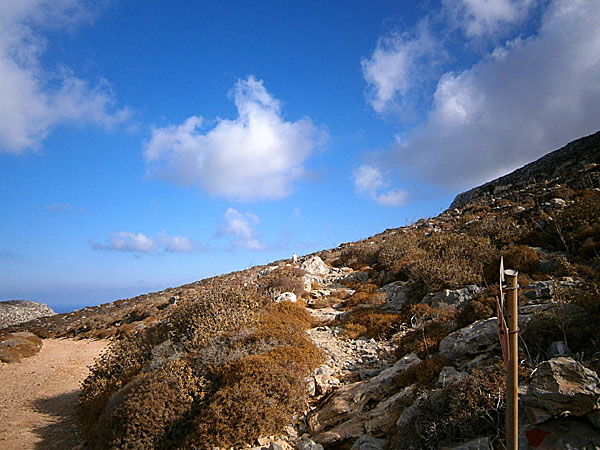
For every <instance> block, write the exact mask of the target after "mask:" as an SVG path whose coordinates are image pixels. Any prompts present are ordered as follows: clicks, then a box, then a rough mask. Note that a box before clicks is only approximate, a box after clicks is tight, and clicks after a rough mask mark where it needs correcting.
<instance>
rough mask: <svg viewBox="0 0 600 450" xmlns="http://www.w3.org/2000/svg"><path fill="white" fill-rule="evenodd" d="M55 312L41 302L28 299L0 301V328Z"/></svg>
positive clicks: (51, 314)
mask: <svg viewBox="0 0 600 450" xmlns="http://www.w3.org/2000/svg"><path fill="white" fill-rule="evenodd" d="M54 314H56V313H55V312H54V311H53V310H52V308H50V307H48V305H45V304H43V303H38V302H31V301H28V300H8V301H4V302H0V328H4V327H8V326H10V325H16V324H19V323H23V322H29V321H30V320H33V319H37V318H40V317H47V316H53V315H54Z"/></svg>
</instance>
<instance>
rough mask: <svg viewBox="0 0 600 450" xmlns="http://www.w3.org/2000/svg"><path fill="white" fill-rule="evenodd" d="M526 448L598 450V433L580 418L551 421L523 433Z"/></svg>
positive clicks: (599, 440)
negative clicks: (525, 439)
mask: <svg viewBox="0 0 600 450" xmlns="http://www.w3.org/2000/svg"><path fill="white" fill-rule="evenodd" d="M524 433H525V436H527V440H528V444H529V447H528V448H539V449H553V450H575V449H586V450H587V449H597V448H600V433H599V432H598V429H597V428H595V427H594V426H593V425H591V424H590V423H589V422H587V421H585V420H583V419H580V418H576V417H575V418H560V419H552V420H549V421H547V422H544V423H542V424H539V425H536V426H534V427H531V428H529V429H526V430H525V431H524Z"/></svg>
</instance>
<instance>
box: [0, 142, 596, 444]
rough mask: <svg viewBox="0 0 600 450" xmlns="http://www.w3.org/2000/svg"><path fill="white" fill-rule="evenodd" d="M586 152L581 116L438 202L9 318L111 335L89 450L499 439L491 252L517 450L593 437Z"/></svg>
mask: <svg viewBox="0 0 600 450" xmlns="http://www.w3.org/2000/svg"><path fill="white" fill-rule="evenodd" d="M599 155H600V133H596V134H594V135H592V136H589V137H587V138H583V139H580V140H578V141H575V142H574V143H571V144H569V145H567V146H565V147H564V148H563V149H560V150H557V151H556V152H553V153H550V154H549V155H547V156H545V157H543V158H541V159H540V160H538V161H536V162H534V163H531V164H528V165H527V166H525V167H523V168H522V169H519V170H517V171H515V172H513V173H512V174H509V175H507V176H505V177H501V178H499V179H498V180H495V181H493V182H490V183H486V184H484V185H482V186H480V187H478V188H475V189H473V190H471V191H468V192H466V193H464V194H460V195H459V196H457V198H456V200H455V201H454V202H453V204H452V205H451V207H450V208H449V209H448V210H447V211H445V212H444V213H442V214H440V215H439V216H437V217H435V218H430V219H422V220H419V221H418V222H416V223H415V224H413V225H411V226H407V227H401V228H396V229H391V230H386V231H384V232H382V233H380V234H377V235H375V236H372V237H370V238H368V239H365V240H362V241H359V242H353V243H346V244H342V245H340V246H339V247H337V248H334V249H331V250H324V251H321V252H317V253H315V254H313V255H307V256H305V257H303V258H300V260H299V261H298V262H297V263H295V262H293V261H291V260H284V261H277V262H274V263H272V264H271V265H268V266H261V267H254V268H251V269H248V270H245V271H240V272H235V273H231V274H227V275H222V276H219V277H214V278H210V279H206V280H202V281H199V282H196V283H191V284H188V285H184V286H180V287H178V288H172V289H167V290H165V291H162V292H158V293H152V294H147V295H144V296H140V297H136V298H132V299H126V300H119V301H117V302H114V303H109V304H104V305H100V306H98V307H90V308H84V309H83V310H80V311H75V312H72V313H69V314H59V315H56V316H52V317H49V318H43V319H38V320H35V321H32V322H29V323H27V324H24V325H19V326H17V327H13V328H8V329H6V331H10V330H22V329H26V330H30V331H34V332H35V333H36V334H38V335H40V336H42V337H63V336H78V337H88V338H89V337H91V338H95V337H108V338H113V339H114V342H113V345H112V347H111V350H110V351H109V352H108V353H107V354H106V355H105V356H104V357H103V358H102V359H101V360H100V361H98V362H97V363H96V364H95V366H94V367H93V369H92V373H91V375H90V376H89V377H88V379H87V380H86V381H85V383H84V385H83V394H82V396H81V397H80V409H79V417H80V420H81V423H82V426H83V431H84V433H85V435H86V438H87V441H88V445H89V447H90V448H97V449H106V448H115V449H116V448H131V449H134V448H140V449H142V448H160V449H171V448H173V449H175V448H207V449H208V448H215V447H220V448H229V447H232V446H233V447H235V448H242V447H245V446H252V445H254V446H257V447H263V448H271V449H275V448H277V449H279V448H280V447H281V448H297V449H300V450H304V449H318V448H321V446H322V447H325V448H335V449H346V448H347V449H350V448H352V449H363V450H366V449H376V448H400V449H413V448H414V449H419V448H432V449H436V448H459V446H460V445H470V446H471V447H469V448H487V447H492V448H503V444H502V438H503V427H504V396H503V389H504V376H503V371H504V366H503V363H502V359H501V354H500V347H499V344H498V338H497V333H496V319H495V317H494V316H495V314H496V311H495V305H496V300H495V299H496V296H497V294H498V291H499V289H498V270H499V261H500V257H501V256H502V257H504V260H505V265H506V267H508V268H512V269H515V270H518V271H519V283H520V285H521V287H522V288H521V290H520V297H519V304H520V315H521V317H520V320H519V326H520V329H521V341H520V344H521V347H520V359H521V364H520V383H521V384H520V390H521V395H520V402H521V407H522V411H523V412H524V414H523V416H522V424H521V436H520V437H521V440H522V448H527V446H528V445H529V446H531V447H530V448H536V447H539V448H557V449H558V448H588V447H589V448H594V446H600V428H599V427H600V423H599V417H600V386H599V383H600V380H599V379H598V375H597V373H598V370H599V369H600V340H599V339H598V337H597V336H598V334H597V324H598V322H599V320H600V259H599V255H600V165H599V161H598V159H599ZM460 448H467V447H460Z"/></svg>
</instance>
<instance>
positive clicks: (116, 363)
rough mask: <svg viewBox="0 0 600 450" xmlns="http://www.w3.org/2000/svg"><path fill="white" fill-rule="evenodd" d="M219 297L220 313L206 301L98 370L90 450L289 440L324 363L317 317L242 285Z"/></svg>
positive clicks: (87, 389)
mask: <svg viewBox="0 0 600 450" xmlns="http://www.w3.org/2000/svg"><path fill="white" fill-rule="evenodd" d="M219 286H220V285H219ZM220 289H221V290H220V291H217V292H212V294H213V295H212V298H213V299H214V304H212V305H211V304H210V301H209V294H210V293H211V292H210V291H206V292H207V293H206V295H203V294H202V293H200V295H199V297H198V298H197V299H196V301H195V302H194V301H191V300H190V301H189V302H183V304H181V305H177V310H176V312H174V313H173V314H172V315H171V316H170V317H169V319H168V320H167V321H166V322H165V323H164V324H162V325H161V326H160V327H153V328H149V329H147V330H144V332H143V333H137V334H135V335H132V336H130V337H128V338H127V339H126V340H125V341H123V342H120V343H116V344H114V346H113V347H112V349H111V351H110V352H109V353H108V354H107V355H105V356H103V357H102V359H101V360H100V361H98V363H97V364H96V365H95V366H94V367H93V368H92V374H91V375H90V377H88V378H87V379H86V380H85V382H84V385H83V391H82V394H81V398H80V407H79V417H80V418H81V420H82V421H83V423H84V425H85V434H86V438H87V440H88V442H89V443H90V446H91V447H92V448H98V449H100V448H101V449H105V448H107V449H117V448H119V449H120V448H124V449H125V448H129V449H145V448H157V449H171V448H195V447H194V446H199V447H201V448H204V447H206V446H209V443H212V445H214V444H215V443H222V444H223V445H226V446H231V445H234V444H235V445H237V444H238V443H240V442H242V441H244V442H249V441H250V440H252V439H255V438H256V437H258V436H259V435H261V434H264V432H268V433H274V432H278V431H281V428H282V427H283V426H284V425H285V424H287V423H289V421H290V420H291V416H292V414H293V413H294V412H298V411H299V410H300V409H302V407H303V406H304V402H305V400H306V398H307V393H306V392H305V383H304V379H305V378H306V377H307V376H308V375H310V372H311V371H312V370H313V369H314V368H315V367H316V366H317V365H318V364H319V362H320V361H321V353H320V351H319V350H318V349H317V348H316V347H315V346H314V344H313V343H312V341H311V340H310V339H309V338H308V337H307V336H306V333H305V329H306V328H308V327H310V326H311V324H312V322H311V315H310V314H309V313H308V311H307V310H306V308H305V307H304V305H302V304H297V303H289V302H282V303H264V302H263V301H262V300H261V297H260V296H258V297H257V296H256V295H254V294H253V292H254V291H253V290H252V289H250V288H248V289H250V290H247V289H246V288H244V287H243V286H240V285H237V286H236V285H232V286H229V287H225V286H220ZM238 295H239V296H240V297H237V296H238ZM261 302H262V303H261ZM256 304H259V305H260V304H262V305H263V306H262V307H261V308H258V307H256V306H254V307H253V305H256ZM210 306H214V308H212V309H211V308H210ZM252 308H254V309H252ZM186 318H187V322H186ZM219 318H221V320H219Z"/></svg>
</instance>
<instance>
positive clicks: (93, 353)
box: [0, 339, 108, 450]
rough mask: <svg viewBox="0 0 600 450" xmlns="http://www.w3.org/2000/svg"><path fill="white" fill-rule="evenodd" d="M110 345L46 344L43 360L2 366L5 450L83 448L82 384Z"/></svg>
mask: <svg viewBox="0 0 600 450" xmlns="http://www.w3.org/2000/svg"><path fill="white" fill-rule="evenodd" d="M107 345H108V341H90V340H80V341H76V340H73V339H45V340H44V345H43V347H42V349H41V350H40V352H39V353H38V354H37V355H35V356H32V357H31V358H26V359H24V360H23V361H22V362H21V363H14V364H2V363H0V448H1V449H4V450H17V449H19V450H21V449H40V450H41V449H56V450H58V449H60V450H70V449H72V448H73V447H76V446H78V445H79V444H80V443H81V441H82V438H81V433H80V432H79V430H78V428H77V425H76V421H75V406H76V403H77V395H78V394H79V384H80V383H81V381H83V379H84V378H85V377H86V376H87V374H88V370H89V369H88V366H89V365H91V364H92V363H93V362H94V359H95V358H97V357H98V356H99V355H100V354H101V352H102V351H104V350H105V349H106V347H107Z"/></svg>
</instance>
